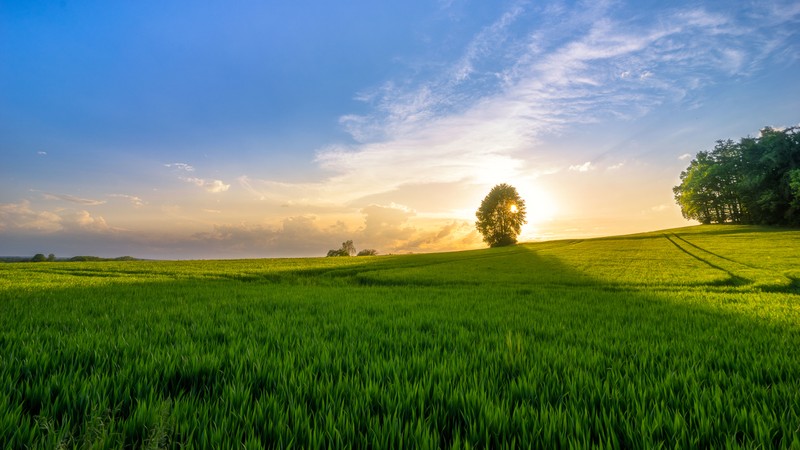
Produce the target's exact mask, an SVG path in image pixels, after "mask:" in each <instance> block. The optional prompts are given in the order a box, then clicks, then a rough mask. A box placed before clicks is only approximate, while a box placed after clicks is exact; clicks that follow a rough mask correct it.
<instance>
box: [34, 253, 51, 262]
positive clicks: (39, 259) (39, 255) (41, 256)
mask: <svg viewBox="0 0 800 450" xmlns="http://www.w3.org/2000/svg"><path fill="white" fill-rule="evenodd" d="M31 261H32V262H43V261H47V257H46V256H44V253H37V254H35V255H33V258H31Z"/></svg>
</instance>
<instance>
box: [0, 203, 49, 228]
mask: <svg viewBox="0 0 800 450" xmlns="http://www.w3.org/2000/svg"><path fill="white" fill-rule="evenodd" d="M61 229H63V224H62V220H61V217H60V216H59V215H58V214H55V213H53V212H50V211H34V210H33V208H31V204H30V202H29V201H27V200H22V201H21V202H20V203H4V204H0V231H26V232H34V233H52V232H55V231H59V230H61Z"/></svg>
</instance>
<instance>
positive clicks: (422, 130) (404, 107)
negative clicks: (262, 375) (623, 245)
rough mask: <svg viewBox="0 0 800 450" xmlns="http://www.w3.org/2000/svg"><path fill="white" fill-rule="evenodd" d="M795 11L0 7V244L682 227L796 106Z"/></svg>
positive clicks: (454, 237)
mask: <svg viewBox="0 0 800 450" xmlns="http://www.w3.org/2000/svg"><path fill="white" fill-rule="evenodd" d="M798 29H800V4H798V3H797V2H791V1H777V2H759V3H751V2H737V1H733V2H655V1H653V2H622V1H596V2H563V1H545V2H532V1H531V2H524V1H517V2H514V1H497V2H484V1H459V0H450V1H426V2H367V1H363V2H362V1H353V2H346V3H342V4H339V3H338V2H319V1H298V2H272V1H267V2H255V1H252V2H250V1H241V2H234V3H230V2H228V3H222V2H196V1H195V2H182V1H173V2H155V1H140V2H90V1H86V2H75V1H61V2H48V1H43V2H23V1H0V158H2V159H1V160H0V161H1V162H2V164H0V254H3V255H28V254H33V253H38V252H43V253H50V252H53V253H55V254H56V255H58V256H71V255H77V254H93V255H100V256H119V255H122V254H130V255H133V256H139V257H148V258H231V257H259V256H264V257H269V256H313V255H324V254H325V253H326V251H327V250H328V249H330V248H335V247H338V245H339V244H340V243H341V242H342V241H343V240H345V239H353V240H354V241H355V243H356V246H357V247H358V248H366V247H369V248H376V249H378V250H379V251H380V252H381V253H398V252H410V251H413V252H424V251H439V250H455V249H460V248H475V247H480V246H482V244H481V241H480V237H479V236H478V235H477V234H476V233H475V231H474V226H473V222H474V211H475V209H476V208H477V206H478V204H479V203H480V200H481V199H482V198H483V196H484V195H485V194H486V193H487V192H488V190H489V189H490V188H491V187H492V186H493V185H495V184H497V183H502V182H508V183H511V184H513V185H515V186H516V187H517V188H518V190H519V191H520V193H521V194H522V196H523V197H524V198H525V199H526V200H527V202H528V210H529V219H530V220H529V224H528V225H527V226H526V227H525V228H524V229H523V234H522V239H523V240H536V239H553V238H562V237H576V236H597V235H608V234H618V233H628V232H635V231H646V230H654V229H660V228H668V227H674V226H681V225H684V224H689V222H686V221H684V220H683V219H682V218H681V216H680V212H679V210H678V209H677V207H676V206H675V205H674V202H673V201H672V194H671V187H672V186H673V185H674V184H676V183H677V181H678V175H679V174H680V171H681V170H682V169H683V168H685V167H686V165H687V164H688V162H689V159H691V157H692V156H693V155H694V154H695V153H696V152H697V151H700V150H704V149H709V148H711V147H713V145H714V142H715V141H716V140H717V139H728V138H732V139H738V138H739V137H742V136H746V135H756V134H757V133H758V130H759V129H760V128H761V127H763V126H765V125H770V126H776V127H785V126H793V125H797V124H798V122H799V121H800V87H798V83H797V74H798V73H800V64H799V61H798V60H799V59H800V36H798V31H797V30H798Z"/></svg>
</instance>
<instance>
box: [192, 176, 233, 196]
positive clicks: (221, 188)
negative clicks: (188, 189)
mask: <svg viewBox="0 0 800 450" xmlns="http://www.w3.org/2000/svg"><path fill="white" fill-rule="evenodd" d="M181 180H183V181H185V182H187V183H192V184H194V185H196V186H199V187H201V188H203V189H205V190H206V191H207V192H211V193H212V194H218V193H220V192H225V191H227V190H228V189H230V187H231V185H230V184H225V183H224V182H223V181H222V180H207V179H204V178H193V177H181Z"/></svg>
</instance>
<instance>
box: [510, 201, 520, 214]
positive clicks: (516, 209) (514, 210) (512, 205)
mask: <svg viewBox="0 0 800 450" xmlns="http://www.w3.org/2000/svg"><path fill="white" fill-rule="evenodd" d="M508 210H509V211H511V212H512V213H514V214H516V213H517V211H519V208H517V205H516V204H514V203H512V204H511V206H509V207H508Z"/></svg>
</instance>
